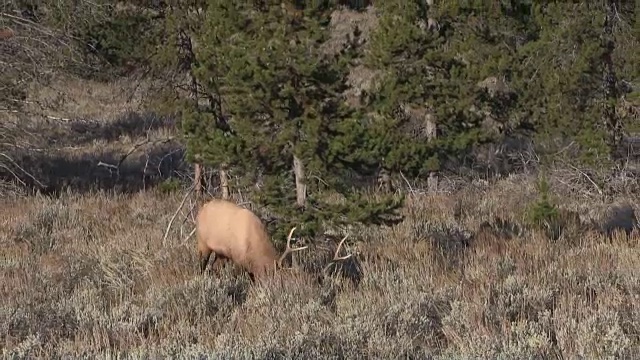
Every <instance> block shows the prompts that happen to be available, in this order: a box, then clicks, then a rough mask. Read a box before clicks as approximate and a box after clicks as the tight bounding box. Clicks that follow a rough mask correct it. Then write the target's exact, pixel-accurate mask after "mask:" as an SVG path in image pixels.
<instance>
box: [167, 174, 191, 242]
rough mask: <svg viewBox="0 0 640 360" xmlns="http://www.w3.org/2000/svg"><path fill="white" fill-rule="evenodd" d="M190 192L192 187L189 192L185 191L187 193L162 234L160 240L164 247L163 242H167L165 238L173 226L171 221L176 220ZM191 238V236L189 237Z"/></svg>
mask: <svg viewBox="0 0 640 360" xmlns="http://www.w3.org/2000/svg"><path fill="white" fill-rule="evenodd" d="M191 192H193V186H191V187H189V191H187V193H186V194H185V195H184V197H183V198H182V201H181V202H180V206H178V209H177V210H176V212H175V213H174V214H173V216H172V217H171V220H169V224H168V225H167V229H166V230H165V232H164V237H163V238H162V245H163V246H164V245H165V242H166V240H167V237H168V236H169V230H170V229H171V225H173V221H174V220H175V219H176V217H177V216H178V213H179V212H180V210H181V209H182V207H183V206H184V203H185V202H186V201H187V198H189V195H191ZM190 236H191V235H190Z"/></svg>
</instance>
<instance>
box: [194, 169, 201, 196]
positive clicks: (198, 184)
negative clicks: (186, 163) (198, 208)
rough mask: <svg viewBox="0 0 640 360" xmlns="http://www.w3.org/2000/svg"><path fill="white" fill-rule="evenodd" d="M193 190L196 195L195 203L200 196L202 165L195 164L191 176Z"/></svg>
mask: <svg viewBox="0 0 640 360" xmlns="http://www.w3.org/2000/svg"><path fill="white" fill-rule="evenodd" d="M193 189H194V190H195V193H196V201H198V200H199V199H200V196H201V195H202V165H200V164H199V163H196V164H195V174H194V176H193Z"/></svg>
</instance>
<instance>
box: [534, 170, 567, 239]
mask: <svg viewBox="0 0 640 360" xmlns="http://www.w3.org/2000/svg"><path fill="white" fill-rule="evenodd" d="M537 189H538V194H539V197H538V199H537V200H536V201H535V202H534V203H533V204H531V205H530V206H529V208H528V209H527V212H526V216H527V221H528V222H529V224H531V225H533V227H535V228H538V229H542V230H544V231H545V232H546V233H547V236H548V237H549V238H551V239H554V240H555V239H558V238H559V237H560V235H561V233H562V230H563V227H564V226H563V224H562V223H561V222H562V221H561V220H562V219H561V217H560V211H559V209H558V207H557V205H556V204H554V203H553V202H552V201H551V198H550V195H549V192H550V186H549V183H548V181H547V179H546V177H545V176H544V175H541V176H540V178H539V179H538V183H537Z"/></svg>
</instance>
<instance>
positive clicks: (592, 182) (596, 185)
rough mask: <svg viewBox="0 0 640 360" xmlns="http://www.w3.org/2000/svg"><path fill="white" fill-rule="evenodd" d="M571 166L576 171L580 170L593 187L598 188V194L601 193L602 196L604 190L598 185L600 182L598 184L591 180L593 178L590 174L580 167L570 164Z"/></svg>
mask: <svg viewBox="0 0 640 360" xmlns="http://www.w3.org/2000/svg"><path fill="white" fill-rule="evenodd" d="M568 165H569V166H570V167H572V168H573V169H574V170H575V171H577V172H579V173H580V174H581V175H582V176H584V177H585V178H587V180H589V182H590V183H591V184H592V185H593V187H595V188H596V190H597V191H598V194H600V195H601V196H602V190H601V189H600V186H598V184H596V183H595V182H594V181H593V180H591V178H590V177H589V175H587V174H586V173H585V172H584V171H582V170H580V169H578V168H577V167H575V166H573V165H571V164H568Z"/></svg>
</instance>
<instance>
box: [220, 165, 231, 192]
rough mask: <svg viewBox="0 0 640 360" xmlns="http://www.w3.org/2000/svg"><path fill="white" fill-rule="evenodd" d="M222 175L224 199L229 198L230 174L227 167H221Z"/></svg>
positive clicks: (221, 182)
mask: <svg viewBox="0 0 640 360" xmlns="http://www.w3.org/2000/svg"><path fill="white" fill-rule="evenodd" d="M219 175H220V188H221V189H222V199H224V200H229V198H230V195H229V176H228V175H227V170H226V169H225V167H224V166H223V167H221V168H220V170H219Z"/></svg>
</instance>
